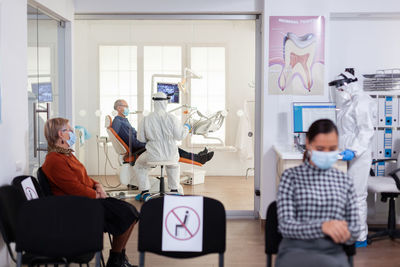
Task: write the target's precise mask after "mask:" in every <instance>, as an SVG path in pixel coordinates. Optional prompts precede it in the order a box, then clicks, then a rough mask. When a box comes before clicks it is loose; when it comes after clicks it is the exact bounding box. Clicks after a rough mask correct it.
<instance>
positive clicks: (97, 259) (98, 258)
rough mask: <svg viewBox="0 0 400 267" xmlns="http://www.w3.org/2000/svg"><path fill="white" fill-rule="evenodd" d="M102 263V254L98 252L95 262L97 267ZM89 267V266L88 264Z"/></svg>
mask: <svg viewBox="0 0 400 267" xmlns="http://www.w3.org/2000/svg"><path fill="white" fill-rule="evenodd" d="M100 262H101V252H100V251H98V252H96V260H95V265H94V266H96V267H100ZM88 267H89V264H88Z"/></svg>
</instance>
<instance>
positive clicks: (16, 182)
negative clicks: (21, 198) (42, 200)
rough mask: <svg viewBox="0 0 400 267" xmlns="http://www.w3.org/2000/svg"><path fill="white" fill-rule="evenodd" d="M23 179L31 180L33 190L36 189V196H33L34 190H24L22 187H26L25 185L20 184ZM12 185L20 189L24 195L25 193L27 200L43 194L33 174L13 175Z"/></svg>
mask: <svg viewBox="0 0 400 267" xmlns="http://www.w3.org/2000/svg"><path fill="white" fill-rule="evenodd" d="M24 181H31V182H32V184H33V186H34V188H35V191H36V196H35V192H33V191H31V190H24V188H26V187H24V186H23V185H22V183H23V182H24ZM12 185H13V186H15V187H17V188H18V189H19V190H21V191H22V192H23V193H24V195H25V197H26V199H27V200H30V199H32V198H39V197H44V194H43V192H42V188H41V186H40V184H39V182H38V181H37V179H36V178H35V177H33V176H28V175H21V176H17V177H15V178H14V179H13V181H12Z"/></svg>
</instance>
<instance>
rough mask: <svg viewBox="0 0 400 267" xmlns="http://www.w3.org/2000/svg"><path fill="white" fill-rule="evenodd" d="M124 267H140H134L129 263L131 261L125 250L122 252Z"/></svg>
mask: <svg viewBox="0 0 400 267" xmlns="http://www.w3.org/2000/svg"><path fill="white" fill-rule="evenodd" d="M121 266H123V267H138V266H137V265H132V264H130V263H129V259H128V257H127V256H126V254H125V249H123V250H122V265H121Z"/></svg>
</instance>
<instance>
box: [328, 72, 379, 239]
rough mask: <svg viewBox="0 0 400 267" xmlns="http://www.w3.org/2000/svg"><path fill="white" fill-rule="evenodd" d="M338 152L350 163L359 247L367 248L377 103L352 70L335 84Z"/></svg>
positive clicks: (334, 82)
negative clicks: (369, 191) (357, 214)
mask: <svg viewBox="0 0 400 267" xmlns="http://www.w3.org/2000/svg"><path fill="white" fill-rule="evenodd" d="M329 85H330V86H335V87H336V107H337V108H338V112H337V125H338V130H339V149H340V150H342V152H341V153H340V154H341V155H342V156H343V160H345V161H349V168H348V171H347V174H348V175H349V176H350V177H351V178H353V182H354V187H355V190H356V195H357V204H358V209H359V214H360V221H361V232H360V236H359V238H358V241H357V242H356V247H365V246H367V235H368V225H367V211H368V209H367V196H368V191H367V189H368V177H369V171H370V168H371V162H372V150H371V149H372V145H371V144H372V140H373V137H374V125H373V121H374V120H375V119H376V116H377V106H376V102H375V101H373V99H372V98H371V97H370V96H369V95H368V94H366V93H365V92H364V91H363V89H362V88H361V86H360V84H359V82H358V79H357V78H356V77H355V76H354V70H353V69H346V71H345V72H344V73H341V74H340V75H339V76H338V77H337V79H336V80H335V81H332V82H330V83H329Z"/></svg>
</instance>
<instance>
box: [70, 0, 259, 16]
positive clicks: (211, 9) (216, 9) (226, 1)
mask: <svg viewBox="0 0 400 267" xmlns="http://www.w3.org/2000/svg"><path fill="white" fill-rule="evenodd" d="M262 5H263V1H262V0H217V1H216V0H201V1H188V0H168V1H162V0H161V1H160V0H146V1H143V0H113V1H110V0H75V10H76V13H77V14H81V13H87V14H90V13H110V14H118V13H134V14H138V13H152V14H155V13H164V14H165V13H174V14H178V13H197V14H198V13H207V14H210V13H213V14H215V13H224V14H227V13H241V14H243V13H259V11H260V10H261V9H262Z"/></svg>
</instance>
